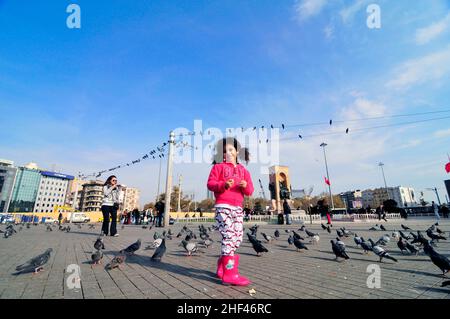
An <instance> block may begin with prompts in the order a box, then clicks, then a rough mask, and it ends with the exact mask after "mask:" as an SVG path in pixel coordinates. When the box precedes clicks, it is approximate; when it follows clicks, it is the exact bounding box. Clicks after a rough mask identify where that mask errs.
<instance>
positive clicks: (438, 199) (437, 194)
mask: <svg viewBox="0 0 450 319" xmlns="http://www.w3.org/2000/svg"><path fill="white" fill-rule="evenodd" d="M427 190H429V191H433V192H434V193H435V194H436V197H437V201H438V203H439V206H441V199H440V198H439V193H438V190H437V188H436V187H434V188H427Z"/></svg>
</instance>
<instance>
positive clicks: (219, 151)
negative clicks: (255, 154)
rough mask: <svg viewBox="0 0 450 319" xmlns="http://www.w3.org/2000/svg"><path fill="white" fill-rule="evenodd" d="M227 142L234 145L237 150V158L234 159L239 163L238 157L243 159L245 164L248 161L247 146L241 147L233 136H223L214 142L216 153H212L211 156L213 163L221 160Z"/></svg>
mask: <svg viewBox="0 0 450 319" xmlns="http://www.w3.org/2000/svg"><path fill="white" fill-rule="evenodd" d="M227 144H231V145H233V146H234V148H235V149H236V151H237V152H238V158H237V159H236V162H237V163H239V159H241V160H242V161H244V162H245V163H246V164H248V162H249V161H250V152H249V151H248V148H246V147H241V144H240V143H239V141H238V140H237V139H236V138H234V137H225V138H222V139H220V140H219V141H218V142H217V144H216V148H215V150H216V154H214V158H213V162H212V163H213V164H218V163H222V162H223V157H224V154H225V153H226V146H227Z"/></svg>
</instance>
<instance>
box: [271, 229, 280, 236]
mask: <svg viewBox="0 0 450 319" xmlns="http://www.w3.org/2000/svg"><path fill="white" fill-rule="evenodd" d="M273 235H274V236H275V238H280V232H279V230H278V229H277V230H275V232H274V233H273Z"/></svg>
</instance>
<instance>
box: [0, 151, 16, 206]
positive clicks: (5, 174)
mask: <svg viewBox="0 0 450 319" xmlns="http://www.w3.org/2000/svg"><path fill="white" fill-rule="evenodd" d="M16 173H17V168H16V167H14V162H13V161H8V160H1V159H0V213H7V212H8V208H9V203H10V201H11V196H12V192H13V189H14V181H15V179H16Z"/></svg>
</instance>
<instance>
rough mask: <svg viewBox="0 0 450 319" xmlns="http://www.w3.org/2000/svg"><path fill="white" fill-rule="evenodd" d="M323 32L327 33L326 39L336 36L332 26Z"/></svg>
mask: <svg viewBox="0 0 450 319" xmlns="http://www.w3.org/2000/svg"><path fill="white" fill-rule="evenodd" d="M323 32H324V33H325V37H326V38H327V39H332V38H333V34H334V27H333V26H332V25H328V26H326V27H325V29H323Z"/></svg>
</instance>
